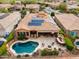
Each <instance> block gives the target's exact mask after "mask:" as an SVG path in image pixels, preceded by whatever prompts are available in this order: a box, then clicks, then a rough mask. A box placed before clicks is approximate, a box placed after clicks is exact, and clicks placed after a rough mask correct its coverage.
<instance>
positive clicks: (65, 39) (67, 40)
mask: <svg viewBox="0 0 79 59" xmlns="http://www.w3.org/2000/svg"><path fill="white" fill-rule="evenodd" d="M64 41H65V43H66V47H67V49H68V50H70V51H72V49H73V48H74V45H73V43H72V41H71V39H69V38H67V37H65V38H64Z"/></svg>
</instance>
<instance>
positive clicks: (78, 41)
mask: <svg viewBox="0 0 79 59" xmlns="http://www.w3.org/2000/svg"><path fill="white" fill-rule="evenodd" d="M74 44H75V46H76V47H77V49H79V40H75V42H74Z"/></svg>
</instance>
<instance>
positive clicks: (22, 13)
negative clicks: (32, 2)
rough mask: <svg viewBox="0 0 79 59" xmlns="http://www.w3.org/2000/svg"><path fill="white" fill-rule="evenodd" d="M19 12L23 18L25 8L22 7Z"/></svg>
mask: <svg viewBox="0 0 79 59" xmlns="http://www.w3.org/2000/svg"><path fill="white" fill-rule="evenodd" d="M20 13H21V17H22V18H23V17H24V16H25V15H26V8H22V10H21V11H20Z"/></svg>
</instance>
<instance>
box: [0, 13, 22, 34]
mask: <svg viewBox="0 0 79 59" xmlns="http://www.w3.org/2000/svg"><path fill="white" fill-rule="evenodd" d="M20 19H21V14H20V13H19V12H13V13H0V36H6V35H9V33H10V32H11V31H12V30H13V29H14V27H15V26H16V24H17V23H18V21H19V20H20Z"/></svg>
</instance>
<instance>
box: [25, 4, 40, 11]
mask: <svg viewBox="0 0 79 59" xmlns="http://www.w3.org/2000/svg"><path fill="white" fill-rule="evenodd" d="M26 9H27V10H30V11H32V12H39V9H40V5H39V4H26Z"/></svg>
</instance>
